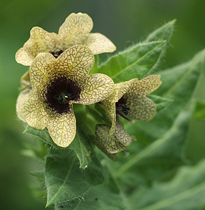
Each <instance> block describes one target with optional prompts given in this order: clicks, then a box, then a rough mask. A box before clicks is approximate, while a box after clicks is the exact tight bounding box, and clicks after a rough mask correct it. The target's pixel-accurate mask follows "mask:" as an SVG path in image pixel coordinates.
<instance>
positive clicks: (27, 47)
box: [16, 13, 116, 66]
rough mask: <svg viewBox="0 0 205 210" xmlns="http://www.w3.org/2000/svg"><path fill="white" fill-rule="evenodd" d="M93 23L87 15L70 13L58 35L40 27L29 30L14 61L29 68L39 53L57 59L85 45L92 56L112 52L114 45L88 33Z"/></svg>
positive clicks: (101, 36) (101, 37)
mask: <svg viewBox="0 0 205 210" xmlns="http://www.w3.org/2000/svg"><path fill="white" fill-rule="evenodd" d="M92 28H93V21H92V19H91V18H90V17H89V16H88V15H87V14H82V13H77V14H75V13H72V14H70V15H69V16H68V17H67V18H66V20H65V22H64V23H63V24H62V25H61V26H60V28H59V31H58V34H56V33H49V32H47V31H45V30H43V29H42V28H40V27H34V28H32V29H31V32H30V38H29V40H28V41H27V42H26V43H25V44H24V46H23V47H22V48H20V49H19V50H18V51H17V53H16V61H17V62H18V63H21V64H23V65H25V66H30V65H31V63H32V62H33V60H34V58H35V57H36V56H37V55H38V53H41V52H48V53H51V54H52V55H53V56H54V57H58V56H59V55H60V54H61V53H62V52H63V51H65V50H66V49H68V48H69V47H71V46H73V45H85V46H87V47H88V48H89V49H90V50H91V51H92V53H93V54H100V53H104V52H113V51H115V50H116V47H115V45H114V44H113V43H112V42H111V41H110V40H109V39H108V38H106V37H105V36H104V35H102V34H100V33H90V31H91V30H92Z"/></svg>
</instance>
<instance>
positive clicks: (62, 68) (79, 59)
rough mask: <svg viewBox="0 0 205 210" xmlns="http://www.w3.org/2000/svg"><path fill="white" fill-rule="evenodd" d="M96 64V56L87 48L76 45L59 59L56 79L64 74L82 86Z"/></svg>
mask: <svg viewBox="0 0 205 210" xmlns="http://www.w3.org/2000/svg"><path fill="white" fill-rule="evenodd" d="M94 63H95V59H94V56H93V54H92V52H91V51H90V50H89V49H88V48H87V47H85V46H82V45H75V46H73V47H70V48H69V49H67V50H66V51H64V52H63V53H62V54H61V55H60V56H59V57H58V58H57V60H56V64H55V65H56V66H55V68H56V69H55V71H54V73H55V75H56V77H59V75H60V74H62V75H64V76H66V77H68V78H69V79H71V80H73V81H74V82H77V83H78V84H79V85H80V84H83V83H84V80H85V79H86V77H87V76H88V73H89V71H90V69H91V68H92V67H93V65H94Z"/></svg>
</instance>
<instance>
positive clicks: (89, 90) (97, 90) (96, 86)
mask: <svg viewBox="0 0 205 210" xmlns="http://www.w3.org/2000/svg"><path fill="white" fill-rule="evenodd" d="M113 89H114V82H113V80H112V79H111V78H110V77H108V76H107V75H104V74H92V75H90V76H89V77H88V78H87V80H86V81H85V83H84V84H83V87H82V91H81V94H80V99H79V100H78V101H76V102H73V103H79V104H94V103H97V102H99V101H102V100H104V99H105V98H107V97H108V96H109V95H110V94H111V93H112V92H113Z"/></svg>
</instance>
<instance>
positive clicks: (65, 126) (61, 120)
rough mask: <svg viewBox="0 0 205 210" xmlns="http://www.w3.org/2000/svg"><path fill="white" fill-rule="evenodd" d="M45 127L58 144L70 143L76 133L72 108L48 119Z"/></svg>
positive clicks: (62, 145)
mask: <svg viewBox="0 0 205 210" xmlns="http://www.w3.org/2000/svg"><path fill="white" fill-rule="evenodd" d="M47 128H48V131H49V134H50V136H51V138H52V139H53V141H54V142H55V143H56V144H57V145H58V146H60V147H67V146H68V145H70V144H71V142H72V141H73V139H74V138H75V134H76V119H75V115H74V113H73V110H72V109H71V111H70V112H68V113H66V114H62V115H58V116H56V117H55V118H53V119H52V120H50V121H49V123H48V125H47Z"/></svg>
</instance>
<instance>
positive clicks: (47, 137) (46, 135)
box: [24, 125, 61, 149]
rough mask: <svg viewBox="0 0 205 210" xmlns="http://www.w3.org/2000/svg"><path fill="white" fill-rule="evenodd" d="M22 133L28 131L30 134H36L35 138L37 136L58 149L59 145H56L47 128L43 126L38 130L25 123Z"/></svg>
mask: <svg viewBox="0 0 205 210" xmlns="http://www.w3.org/2000/svg"><path fill="white" fill-rule="evenodd" d="M24 133H29V134H32V135H34V136H36V137H37V138H39V139H40V140H41V141H43V142H44V143H46V144H48V145H51V146H52V147H54V148H56V149H59V148H61V147H59V146H57V145H56V144H55V143H54V142H53V140H52V138H51V137H50V135H49V133H48V130H47V128H45V129H44V130H38V129H35V128H32V127H30V126H29V125H27V127H26V129H25V131H24Z"/></svg>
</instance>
